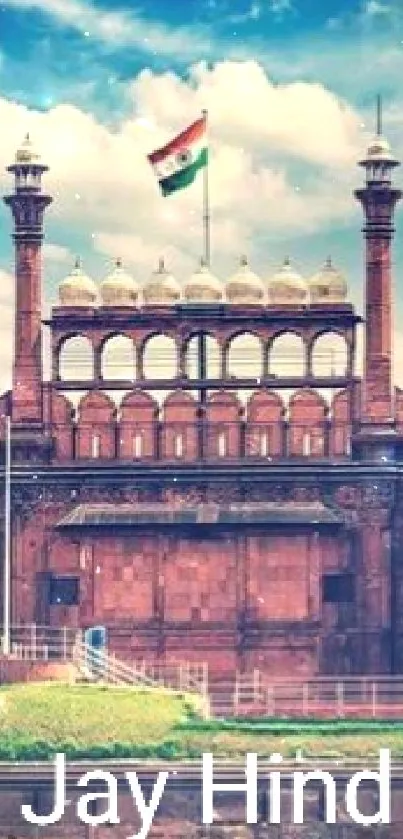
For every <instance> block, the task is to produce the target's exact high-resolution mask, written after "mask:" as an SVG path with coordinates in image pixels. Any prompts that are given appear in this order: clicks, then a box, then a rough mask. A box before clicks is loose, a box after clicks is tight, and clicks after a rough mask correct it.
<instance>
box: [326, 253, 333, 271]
mask: <svg viewBox="0 0 403 839" xmlns="http://www.w3.org/2000/svg"><path fill="white" fill-rule="evenodd" d="M325 268H333V263H332V257H331V256H330V254H329V256H327V257H326V261H325Z"/></svg>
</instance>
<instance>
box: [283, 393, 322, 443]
mask: <svg viewBox="0 0 403 839" xmlns="http://www.w3.org/2000/svg"><path fill="white" fill-rule="evenodd" d="M327 449H328V445H327V405H326V402H325V400H324V399H323V397H322V396H320V394H319V393H317V392H316V391H314V390H310V389H309V388H304V389H302V390H297V391H296V392H295V393H294V394H293V396H292V397H291V399H290V403H289V426H288V454H289V455H290V456H291V457H313V458H314V457H324V455H325V454H326V453H327Z"/></svg>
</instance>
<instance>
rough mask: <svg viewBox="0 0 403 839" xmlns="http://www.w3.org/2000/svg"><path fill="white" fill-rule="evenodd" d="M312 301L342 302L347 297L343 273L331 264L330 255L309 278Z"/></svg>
mask: <svg viewBox="0 0 403 839" xmlns="http://www.w3.org/2000/svg"><path fill="white" fill-rule="evenodd" d="M309 292H310V298H311V302H312V303H342V302H343V301H344V300H345V299H346V297H347V282H346V279H345V277H344V275H343V274H342V273H341V271H339V270H338V269H337V268H335V267H334V265H333V264H332V260H331V259H330V257H329V258H328V259H327V260H326V262H325V264H324V265H323V267H322V268H321V269H320V271H318V272H317V273H316V274H314V276H313V277H312V278H311V279H310V280H309Z"/></svg>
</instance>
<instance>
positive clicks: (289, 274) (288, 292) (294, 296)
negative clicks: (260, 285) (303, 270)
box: [269, 257, 308, 303]
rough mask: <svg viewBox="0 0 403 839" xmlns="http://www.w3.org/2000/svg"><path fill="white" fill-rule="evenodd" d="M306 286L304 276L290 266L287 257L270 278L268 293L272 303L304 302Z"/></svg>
mask: <svg viewBox="0 0 403 839" xmlns="http://www.w3.org/2000/svg"><path fill="white" fill-rule="evenodd" d="M307 292H308V286H307V283H306V282H305V280H304V278H303V277H302V276H301V274H299V273H298V272H297V271H296V270H295V269H294V268H292V266H291V263H290V260H289V259H288V257H287V258H286V259H285V260H284V263H283V265H282V266H281V268H280V269H279V271H277V272H276V273H275V274H274V276H273V277H271V279H270V283H269V294H270V299H271V301H272V302H273V303H304V302H305V301H306V298H307Z"/></svg>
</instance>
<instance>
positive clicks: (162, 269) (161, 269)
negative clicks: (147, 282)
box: [158, 256, 165, 274]
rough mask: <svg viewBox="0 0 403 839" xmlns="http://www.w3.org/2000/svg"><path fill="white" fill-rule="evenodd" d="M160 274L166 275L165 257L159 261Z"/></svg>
mask: <svg viewBox="0 0 403 839" xmlns="http://www.w3.org/2000/svg"><path fill="white" fill-rule="evenodd" d="M158 273H159V274H165V259H164V257H163V256H160V258H159V260H158Z"/></svg>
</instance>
